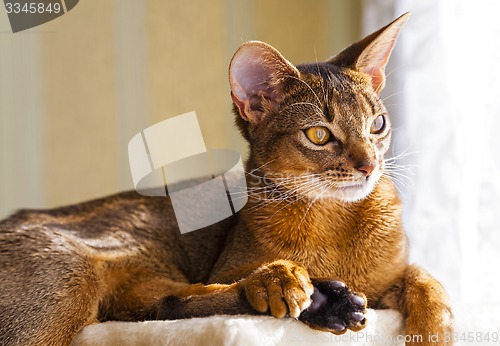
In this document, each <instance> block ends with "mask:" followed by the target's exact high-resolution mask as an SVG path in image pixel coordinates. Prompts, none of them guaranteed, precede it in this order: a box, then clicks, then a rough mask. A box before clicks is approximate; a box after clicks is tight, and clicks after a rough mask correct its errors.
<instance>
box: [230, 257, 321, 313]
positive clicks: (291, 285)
mask: <svg viewBox="0 0 500 346" xmlns="http://www.w3.org/2000/svg"><path fill="white" fill-rule="evenodd" d="M239 284H240V285H241V286H242V287H243V289H244V291H245V296H246V298H247V300H248V302H249V303H250V305H251V306H252V307H253V308H254V309H255V310H257V311H258V312H261V313H265V312H270V313H271V315H272V316H274V317H278V318H281V317H285V316H286V315H287V314H288V315H289V316H291V317H295V318H297V317H299V315H300V312H301V311H303V310H304V309H306V308H307V307H308V306H309V305H310V304H311V298H310V296H311V294H312V293H313V289H314V288H313V285H312V283H311V281H310V280H309V275H308V274H307V270H306V269H304V268H303V267H301V266H299V265H297V264H295V263H293V262H290V261H285V260H282V261H275V262H272V263H269V264H265V265H263V266H261V267H259V268H257V269H256V270H255V271H254V272H253V273H252V274H250V275H249V276H248V277H246V278H245V279H243V280H241V281H240V282H239Z"/></svg>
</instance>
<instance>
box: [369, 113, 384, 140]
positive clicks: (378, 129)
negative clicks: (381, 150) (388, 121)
mask: <svg viewBox="0 0 500 346" xmlns="http://www.w3.org/2000/svg"><path fill="white" fill-rule="evenodd" d="M384 130H385V117H384V116H383V115H379V116H378V117H376V118H375V120H373V123H372V126H371V127H370V132H371V133H372V134H374V135H378V134H380V133H382V132H384Z"/></svg>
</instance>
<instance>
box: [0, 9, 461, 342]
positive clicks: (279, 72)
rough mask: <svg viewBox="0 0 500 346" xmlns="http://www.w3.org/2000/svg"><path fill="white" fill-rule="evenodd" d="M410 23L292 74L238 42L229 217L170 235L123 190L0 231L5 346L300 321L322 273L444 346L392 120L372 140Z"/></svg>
mask: <svg viewBox="0 0 500 346" xmlns="http://www.w3.org/2000/svg"><path fill="white" fill-rule="evenodd" d="M405 19H406V16H403V17H401V18H399V19H397V20H396V21H395V22H393V23H391V24H389V25H388V26H386V27H384V28H382V29H380V30H379V31H377V32H375V33H374V34H372V35H370V36H368V37H367V38H365V39H363V40H362V41H360V42H358V43H356V44H354V45H352V46H351V47H348V48H347V49H346V50H345V51H343V52H342V53H340V54H339V55H337V56H336V57H334V58H332V59H331V60H329V61H328V62H326V63H317V64H309V65H299V66H293V65H291V64H290V63H289V62H288V61H287V60H286V59H284V58H283V57H282V56H281V54H279V53H278V52H277V51H276V50H275V49H274V48H272V47H270V46H268V45H266V44H264V43H261V42H250V43H247V44H245V45H243V46H242V47H241V48H240V50H239V51H238V52H237V53H236V54H235V57H234V58H233V61H232V63H231V68H230V83H231V87H232V97H233V101H234V105H235V110H236V112H237V114H238V116H237V121H236V122H237V125H238V127H239V128H240V130H241V132H242V134H243V136H244V137H245V138H246V139H247V140H248V141H249V143H250V149H251V153H250V157H249V159H248V161H247V163H246V170H247V172H248V174H247V182H248V186H249V202H248V204H247V205H246V206H245V208H244V209H243V210H242V211H241V212H240V213H238V214H237V215H235V216H233V217H231V218H228V219H226V220H224V221H222V222H220V223H218V224H216V225H212V226H209V227H207V228H205V229H202V230H198V231H195V232H191V233H187V234H183V235H181V234H180V233H179V231H178V228H177V224H176V221H175V214H174V212H173V208H172V204H171V202H170V200H169V199H168V198H166V199H165V198H151V197H144V196H140V195H139V194H137V193H135V192H125V193H121V194H118V195H115V196H111V197H107V198H103V199H100V200H95V201H91V202H86V203H81V204H78V205H74V206H69V207H63V208H59V209H54V210H24V211H20V212H18V213H16V214H14V215H12V216H11V217H10V218H8V219H6V220H4V221H2V222H1V223H0V263H1V266H0V344H2V345H4V344H5V345H69V344H70V343H71V342H72V340H73V339H74V338H75V336H76V334H77V333H78V332H79V331H80V330H81V329H82V328H83V327H85V326H86V325H88V324H91V323H96V322H99V321H106V320H123V321H140V320H145V319H156V318H188V317H195V316H210V315H214V314H240V313H249V314H258V313H268V314H271V315H273V316H275V317H279V318H281V317H285V316H291V317H295V318H297V317H299V315H300V314H301V312H303V311H306V309H308V307H309V305H310V304H311V299H310V297H311V295H313V292H314V287H313V283H315V284H316V283H317V282H318V280H320V278H327V279H332V280H333V279H335V280H341V281H343V282H345V284H346V285H347V287H348V288H349V289H350V290H352V291H356V292H360V294H361V296H363V297H366V299H367V302H368V307H371V308H392V309H396V310H398V311H400V312H401V313H402V314H403V316H404V318H405V321H406V326H405V333H406V334H408V335H421V336H422V341H423V342H422V343H421V344H422V345H429V344H431V343H430V342H429V341H428V339H427V337H428V335H429V334H435V333H439V336H440V341H439V342H438V343H437V344H438V345H444V344H445V341H444V334H445V333H446V332H451V328H452V327H451V323H452V320H451V309H450V307H449V305H448V303H447V297H446V294H445V292H444V290H443V288H442V286H441V285H440V284H439V283H438V282H437V281H436V280H435V279H433V278H432V277H431V276H429V275H428V274H427V273H426V272H425V271H423V270H422V269H420V268H418V267H416V266H414V265H409V264H408V262H407V258H408V246H407V241H406V237H405V234H404V231H403V228H402V224H401V209H402V208H401V204H400V201H399V199H398V196H397V191H396V189H395V187H394V185H393V183H392V182H391V181H390V179H389V178H388V177H387V176H386V175H384V174H383V168H384V162H385V161H384V159H383V154H384V153H385V152H386V151H387V149H388V146H389V141H390V124H389V122H388V119H386V121H387V123H386V128H385V129H383V131H380V132H377V133H376V134H374V133H373V131H372V132H370V124H371V123H372V121H373V120H374V119H375V118H376V117H377V116H378V115H380V114H384V115H385V108H384V107H383V105H382V103H381V101H380V100H379V98H378V94H379V92H380V90H381V89H382V88H383V86H384V83H385V74H384V68H385V64H386V63H387V59H388V58H389V55H390V52H391V50H392V47H393V45H394V42H395V40H396V37H397V35H398V33H399V29H400V27H401V25H402V23H403V22H404V20H405ZM256 78H257V79H256ZM311 126H321V127H323V128H327V129H328V131H330V133H331V135H332V139H331V140H330V141H329V142H328V143H327V144H325V145H324V146H323V145H322V146H321V147H320V146H317V145H315V144H313V143H311V142H310V141H309V140H308V139H307V138H306V137H305V135H304V131H303V130H304V129H306V128H308V127H311ZM311 172H312V173H311ZM308 174H313V175H310V176H308ZM352 182H355V183H356V186H355V187H352V186H351V185H349V184H351V183H352ZM306 183H307V184H309V185H307V184H306ZM358 185H359V186H360V187H359V188H358ZM306 189H307V191H304V190H306ZM360 191H361V192H360ZM207 193H210V192H209V191H207ZM269 193H271V195H269ZM276 193H277V195H276ZM194 203H196V201H194ZM201 207H203V206H195V207H194V208H201ZM311 280H312V282H311ZM349 292H350V291H349ZM304 322H306V323H308V324H309V325H311V326H312V327H314V328H318V329H322V330H328V328H325V327H322V326H321V325H315V323H309V322H310V321H308V320H304ZM367 323H370V322H369V321H368V322H367ZM346 328H348V329H352V330H355V331H356V330H359V329H361V328H363V324H362V323H358V322H356V321H354V322H352V323H351V322H349V323H348V324H347V325H346ZM332 331H334V332H338V330H332ZM437 344H436V345H437Z"/></svg>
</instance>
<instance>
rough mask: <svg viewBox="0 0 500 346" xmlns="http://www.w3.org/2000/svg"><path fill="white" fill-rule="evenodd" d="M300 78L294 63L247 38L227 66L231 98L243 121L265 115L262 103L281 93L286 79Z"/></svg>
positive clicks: (253, 119)
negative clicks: (247, 40)
mask: <svg viewBox="0 0 500 346" xmlns="http://www.w3.org/2000/svg"><path fill="white" fill-rule="evenodd" d="M290 76H293V77H297V78H298V77H299V76H300V73H299V71H298V70H297V68H296V67H295V66H293V65H292V64H291V63H290V62H289V61H288V60H286V59H285V58H284V57H283V56H282V55H281V54H280V52H278V51H277V50H276V49H274V48H273V47H271V46H270V45H268V44H267V43H264V42H259V41H250V42H247V43H245V44H243V45H242V46H241V47H240V48H239V49H238V50H237V51H236V53H235V54H234V56H233V59H232V60H231V64H230V65H229V84H230V85H231V97H232V98H233V101H234V104H235V105H236V107H237V108H238V111H239V113H240V115H241V117H242V118H243V119H244V120H247V121H250V122H252V123H254V124H256V123H258V122H260V121H261V120H262V119H263V118H264V116H265V104H266V103H267V102H271V103H274V102H276V100H277V99H279V97H280V96H281V94H282V92H283V86H284V83H285V80H286V79H287V78H288V77H290Z"/></svg>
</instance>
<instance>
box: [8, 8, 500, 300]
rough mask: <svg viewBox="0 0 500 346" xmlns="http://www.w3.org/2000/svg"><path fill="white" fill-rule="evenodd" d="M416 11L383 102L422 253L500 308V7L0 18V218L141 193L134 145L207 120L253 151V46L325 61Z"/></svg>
mask: <svg viewBox="0 0 500 346" xmlns="http://www.w3.org/2000/svg"><path fill="white" fill-rule="evenodd" d="M406 11H411V12H412V17H411V18H410V20H409V22H408V23H407V25H406V27H405V28H404V30H403V33H402V36H401V38H400V40H399V41H398V43H397V45H396V50H395V52H394V54H393V57H392V58H391V61H390V65H389V66H388V68H387V72H388V74H389V80H388V83H387V88H386V90H385V91H384V93H383V95H382V98H384V99H385V103H386V105H387V106H388V108H389V110H390V114H391V117H392V120H393V123H394V127H395V131H394V146H393V150H392V153H391V155H393V156H394V157H396V158H397V163H398V164H400V165H402V167H403V168H401V172H400V173H401V174H402V175H404V176H402V177H400V179H398V180H399V182H398V184H399V188H400V190H401V195H402V198H403V201H404V204H405V224H406V229H407V231H408V234H409V238H410V242H411V244H412V255H411V256H412V260H414V261H416V262H418V263H420V264H422V265H423V266H424V267H426V269H428V270H429V271H430V272H431V273H432V274H433V275H435V276H436V277H437V278H438V279H440V280H441V281H442V282H443V283H444V284H445V286H446V288H447V290H448V291H449V292H450V295H451V297H452V299H453V301H455V302H470V303H478V302H486V301H488V302H491V300H493V301H496V302H500V298H497V297H498V295H497V294H496V292H497V291H498V289H500V285H499V278H498V274H497V273H498V267H499V266H500V261H499V258H500V256H499V253H498V249H499V248H500V232H499V231H500V229H499V226H498V222H497V220H498V217H499V214H500V213H499V212H500V180H499V179H498V176H500V164H499V159H500V144H499V142H498V140H497V135H496V132H497V131H498V129H500V105H499V101H498V98H499V96H500V87H499V84H498V80H500V47H499V46H500V43H499V40H498V37H500V24H499V23H498V20H497V19H496V18H495V17H494V15H495V14H497V13H500V6H499V3H498V1H494V0H439V1H434V0H419V1H407V0H313V1H307V2H306V1H303V0H254V1H252V0H215V1H210V2H208V1H201V0H199V1H180V0H169V1H161V0H157V1H156V0H155V1H153V0H151V1H133V0H127V1H125V0H106V1H102V0H82V1H80V2H79V4H78V5H77V6H76V7H75V8H74V9H73V10H71V11H70V12H68V13H67V14H65V15H64V16H62V17H60V18H57V19H56V20H54V21H51V22H49V23H46V24H43V25H41V26H39V27H35V28H33V29H30V30H27V31H24V32H19V33H16V34H12V32H11V30H10V25H9V23H8V19H7V16H6V14H5V12H3V11H0V217H5V216H7V215H8V214H9V213H11V212H13V211H14V210H16V209H18V208H49V207H55V206H59V205H64V204H69V203H77V202H81V201H84V200H88V199H91V198H96V197H100V196H103V195H108V194H112V193H116V192H119V191H122V190H126V189H132V188H133V185H132V179H131V175H130V169H129V162H128V156H127V144H128V141H129V140H130V139H131V138H132V137H133V136H134V135H135V134H137V133H138V132H140V131H141V130H143V129H144V128H146V127H148V126H150V125H153V124H155V123H157V122H159V121H162V120H164V119H166V118H169V117H173V116H175V115H179V114H183V113H186V112H190V111H196V112H197V115H198V119H199V122H200V125H201V128H202V132H203V135H204V138H205V142H206V145H207V147H219V148H233V149H237V150H239V151H240V152H241V153H242V156H245V153H246V150H247V148H246V145H245V143H244V142H243V141H242V140H241V138H240V136H239V133H238V132H237V131H236V129H235V128H234V126H233V115H232V114H231V102H230V101H231V100H230V97H229V87H228V82H227V67H228V64H229V61H230V58H231V56H232V54H233V53H234V52H235V51H236V49H237V48H238V46H239V45H240V44H242V43H243V42H245V41H248V40H262V41H265V42H268V43H270V44H271V45H273V46H274V47H276V48H277V49H278V50H280V51H281V52H282V54H283V55H284V56H285V57H286V58H288V59H289V60H290V61H292V62H294V63H301V62H309V61H315V60H324V59H326V58H328V57H329V56H331V55H334V54H335V53H338V52H339V51H340V50H341V49H342V48H344V47H345V46H347V45H348V44H350V43H351V42H353V41H356V40H358V39H359V38H361V37H362V35H364V34H368V33H370V32H372V31H374V30H376V29H378V28H379V27H381V26H383V25H385V24H387V23H388V22H390V21H391V20H393V19H395V18H396V17H398V16H399V15H401V14H402V13H404V12H406Z"/></svg>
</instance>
